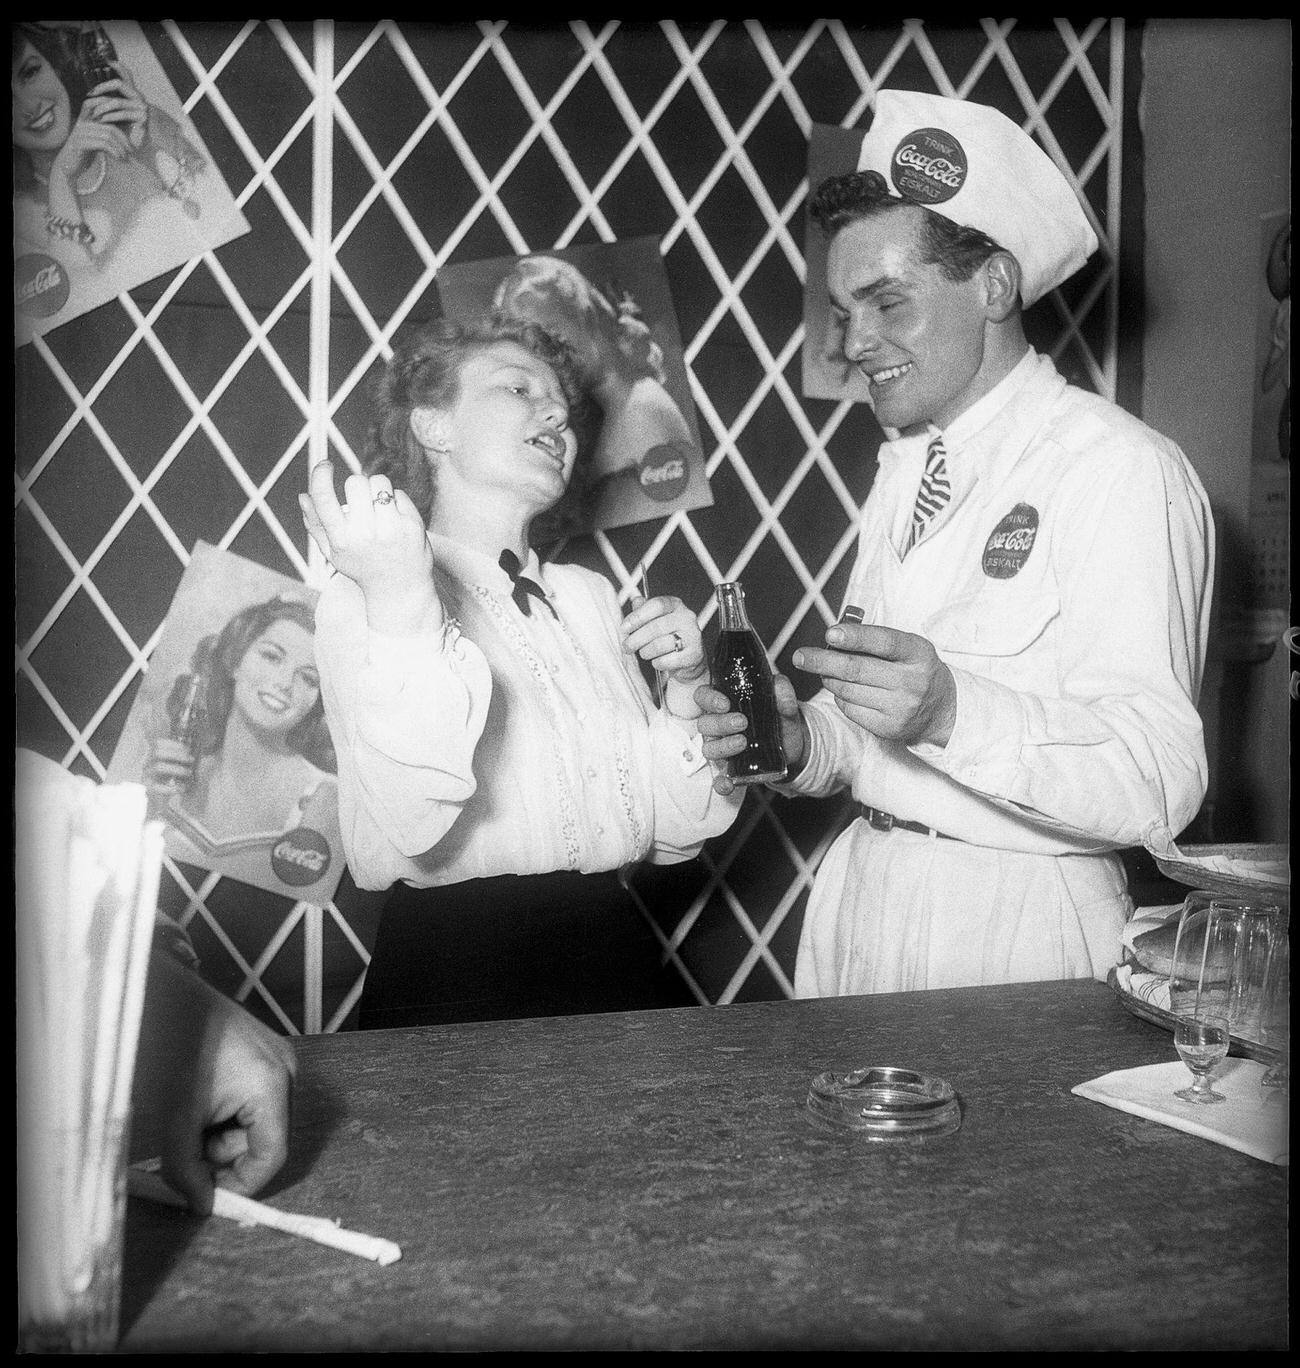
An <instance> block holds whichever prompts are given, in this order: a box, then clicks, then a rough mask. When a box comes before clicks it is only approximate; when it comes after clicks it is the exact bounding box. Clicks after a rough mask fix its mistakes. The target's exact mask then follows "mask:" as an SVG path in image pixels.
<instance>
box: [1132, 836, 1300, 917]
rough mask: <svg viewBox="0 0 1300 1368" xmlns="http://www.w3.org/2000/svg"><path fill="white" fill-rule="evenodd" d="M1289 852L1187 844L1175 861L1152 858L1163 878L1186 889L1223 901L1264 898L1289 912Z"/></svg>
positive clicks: (1273, 848) (1279, 847)
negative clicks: (1217, 897) (1186, 887)
mask: <svg viewBox="0 0 1300 1368" xmlns="http://www.w3.org/2000/svg"><path fill="white" fill-rule="evenodd" d="M1290 853H1291V848H1290V846H1287V845H1251V844H1243V843H1240V842H1238V843H1234V844H1228V845H1189V846H1181V847H1179V850H1178V856H1177V857H1176V858H1175V857H1170V856H1168V855H1155V862H1156V866H1157V867H1158V868H1159V870H1160V872H1161V873H1162V874H1164V875H1165V876H1166V877H1167V878H1170V879H1173V880H1174V881H1175V882H1176V883H1181V884H1186V885H1187V886H1188V887H1189V888H1203V889H1204V890H1205V891H1206V892H1207V893H1221V894H1223V896H1224V897H1225V898H1259V899H1264V900H1267V901H1268V902H1275V903H1277V904H1278V905H1279V906H1280V907H1283V908H1287V909H1289V908H1290V906H1291V861H1290ZM1152 854H1153V855H1154V854H1155V852H1154V851H1153V852H1152Z"/></svg>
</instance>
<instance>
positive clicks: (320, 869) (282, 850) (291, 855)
mask: <svg viewBox="0 0 1300 1368" xmlns="http://www.w3.org/2000/svg"><path fill="white" fill-rule="evenodd" d="M329 867H330V843H329V842H328V841H327V840H326V839H325V837H324V836H322V835H321V834H320V832H319V831H314V830H313V829H312V828H311V827H295V828H294V829H293V830H292V831H286V832H285V833H284V835H283V836H281V837H280V839H279V840H278V841H277V842H276V843H275V845H274V846H272V847H271V872H272V873H273V874H274V875H275V877H276V878H277V879H279V880H280V882H281V883H287V884H289V885H291V886H292V887H293V888H302V887H303V886H304V885H306V884H312V883H315V882H316V881H317V879H323V878H324V877H325V875H326V874H327V873H328V872H329Z"/></svg>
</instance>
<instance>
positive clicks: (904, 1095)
mask: <svg viewBox="0 0 1300 1368" xmlns="http://www.w3.org/2000/svg"><path fill="white" fill-rule="evenodd" d="M808 1118H809V1120H810V1121H812V1123H813V1124H814V1125H815V1126H817V1127H818V1128H819V1129H821V1130H828V1131H837V1132H844V1131H849V1132H851V1133H853V1134H855V1135H860V1136H861V1137H862V1138H863V1139H864V1140H937V1139H939V1138H940V1137H941V1136H944V1135H951V1134H952V1133H953V1131H955V1130H956V1129H957V1128H958V1127H959V1126H960V1125H961V1107H960V1105H959V1104H958V1101H957V1094H956V1093H955V1092H953V1090H952V1086H951V1084H949V1083H947V1082H945V1081H944V1080H943V1079H942V1078H930V1077H929V1076H927V1075H926V1074H921V1073H916V1072H915V1071H914V1070H912V1069H896V1068H893V1067H891V1066H889V1065H878V1066H876V1067H873V1068H868V1069H857V1070H855V1071H854V1072H853V1073H848V1074H837V1073H823V1074H818V1075H817V1077H816V1078H814V1079H813V1081H812V1086H811V1087H810V1088H809V1089H808Z"/></svg>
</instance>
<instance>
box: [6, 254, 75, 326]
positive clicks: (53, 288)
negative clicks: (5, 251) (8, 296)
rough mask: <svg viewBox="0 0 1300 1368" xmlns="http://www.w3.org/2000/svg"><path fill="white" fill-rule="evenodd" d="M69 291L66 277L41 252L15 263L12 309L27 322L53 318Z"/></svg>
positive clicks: (50, 258)
mask: <svg viewBox="0 0 1300 1368" xmlns="http://www.w3.org/2000/svg"><path fill="white" fill-rule="evenodd" d="M71 288H72V287H71V285H70V284H69V282H68V273H67V272H66V271H65V270H64V269H63V267H62V266H60V265H59V263H58V262H57V261H55V259H54V258H53V257H52V256H46V255H45V253H44V252H27V253H25V254H24V255H23V256H20V257H19V258H18V259H17V260H16V261H15V262H14V308H15V309H17V310H20V311H21V312H23V313H25V314H26V315H27V316H28V317H29V318H52V317H53V316H54V315H55V314H56V313H58V311H59V310H60V309H61V308H62V307H63V306H64V305H65V304H66V303H67V302H68V292H69V290H70V289H71Z"/></svg>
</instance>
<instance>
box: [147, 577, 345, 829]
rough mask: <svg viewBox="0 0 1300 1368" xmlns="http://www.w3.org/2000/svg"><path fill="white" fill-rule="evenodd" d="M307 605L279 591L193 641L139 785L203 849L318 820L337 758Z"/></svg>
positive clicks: (328, 799)
mask: <svg viewBox="0 0 1300 1368" xmlns="http://www.w3.org/2000/svg"><path fill="white" fill-rule="evenodd" d="M314 638H315V623H314V618H313V613H312V609H311V607H310V606H309V605H308V604H306V603H303V602H301V601H299V600H297V599H293V598H286V597H279V596H277V597H275V598H271V599H268V600H266V601H265V602H262V603H255V604H252V605H250V606H249V607H247V608H245V609H243V610H242V611H240V612H238V613H236V614H235V615H234V616H233V617H232V618H231V619H230V621H229V622H227V623H226V625H225V627H224V628H222V630H221V631H220V632H219V633H216V634H215V635H212V636H206V637H204V638H203V639H202V640H201V641H200V642H199V644H198V646H197V647H196V648H195V651H194V655H193V658H192V660H191V662H190V668H189V670H188V671H187V672H186V673H184V674H181V675H178V676H177V678H176V680H175V683H174V684H173V686H172V689H171V693H170V694H169V696H168V698H167V702H166V711H167V716H168V720H169V723H170V728H169V731H170V734H169V735H168V736H160V737H157V738H155V739H154V742H153V746H152V751H151V754H150V756H149V760H148V762H147V764H146V767H145V776H144V777H145V787H146V788H147V789H148V791H149V794H150V797H151V799H152V801H153V805H154V808H155V811H156V812H157V813H158V815H160V816H162V817H163V818H164V820H166V821H167V822H169V823H170V824H171V825H172V826H173V827H176V828H178V829H179V830H181V831H182V832H183V833H184V834H185V835H186V836H187V837H188V838H189V839H190V840H191V841H193V842H194V843H195V844H196V846H197V847H198V848H199V849H200V850H202V851H203V852H204V853H205V854H213V853H220V852H222V851H230V850H231V849H232V848H233V847H234V846H235V845H244V844H248V843H251V842H258V841H261V842H266V841H267V840H269V839H271V838H273V837H274V836H276V835H279V834H281V833H283V832H285V831H288V830H291V829H292V828H294V827H298V826H302V825H306V826H309V827H313V828H317V827H320V826H322V825H324V822H323V821H322V820H319V819H315V820H314V819H313V814H314V813H323V812H326V811H331V810H332V809H333V805H334V803H335V786H336V779H335V775H334V771H335V768H336V766H335V760H334V753H333V747H332V745H331V743H330V738H329V731H328V728H327V727H326V725H325V722H324V715H323V710H322V706H321V695H320V675H319V672H318V671H317V668H316V647H315V639H314Z"/></svg>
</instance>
